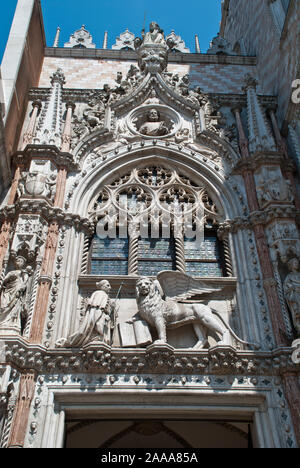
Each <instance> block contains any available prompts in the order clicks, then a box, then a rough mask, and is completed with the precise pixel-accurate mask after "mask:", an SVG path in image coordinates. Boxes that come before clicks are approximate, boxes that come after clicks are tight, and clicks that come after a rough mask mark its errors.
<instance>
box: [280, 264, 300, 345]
mask: <svg viewBox="0 0 300 468" xmlns="http://www.w3.org/2000/svg"><path fill="white" fill-rule="evenodd" d="M288 267H289V270H290V273H289V274H288V275H287V277H286V279H285V281H284V285H283V289H284V294H285V299H286V302H287V304H288V306H289V309H290V311H291V314H292V319H293V324H294V327H295V329H296V332H297V335H298V336H300V273H299V260H298V259H297V258H293V259H292V260H290V261H289V262H288Z"/></svg>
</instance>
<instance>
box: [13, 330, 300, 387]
mask: <svg viewBox="0 0 300 468" xmlns="http://www.w3.org/2000/svg"><path fill="white" fill-rule="evenodd" d="M6 358H7V362H10V363H12V365H14V366H16V367H18V368H19V369H24V370H26V369H34V370H36V371H38V372H44V373H49V374H50V375H51V377H53V376H54V375H55V374H57V373H60V372H62V373H63V374H65V373H66V372H71V373H72V372H76V373H83V374H86V373H88V372H93V373H95V374H96V376H98V375H99V374H102V376H103V377H104V375H103V374H105V375H107V374H109V373H112V374H128V373H131V374H132V373H133V372H134V373H136V374H137V375H143V374H145V373H153V369H155V374H165V373H166V370H167V371H168V372H170V374H172V375H177V376H178V375H185V376H189V375H192V374H195V375H196V376H197V377H200V378H202V376H203V375H206V376H207V378H208V379H209V377H208V374H211V375H216V376H218V375H228V376H231V377H232V376H233V377H234V378H236V377H237V378H238V379H240V378H241V376H243V379H245V378H247V376H251V377H253V376H254V375H256V376H262V378H263V379H266V376H280V375H281V373H286V372H295V371H296V372H297V371H299V364H298V365H297V363H293V361H292V359H291V352H290V349H288V348H284V349H281V350H279V349H276V350H274V351H269V352H268V351H265V352H263V353H254V352H251V351H249V350H248V351H241V350H235V349H234V348H232V347H218V348H216V347H214V348H210V349H209V350H206V349H203V350H200V351H199V350H194V351H193V350H184V349H178V350H175V349H174V348H173V347H172V346H170V345H152V346H149V347H148V348H147V349H132V350H130V349H128V350H124V352H123V353H122V352H120V350H119V349H114V348H111V347H110V346H109V345H106V344H103V343H102V344H101V343H98V344H94V345H93V344H91V345H89V346H88V348H87V349H86V348H85V349H77V350H75V349H66V350H64V352H63V355H62V353H61V350H60V349H56V350H55V349H51V350H48V349H46V348H45V347H44V346H41V345H32V344H31V345H30V347H29V345H28V343H26V342H25V341H23V339H22V338H21V337H15V338H14V339H12V338H9V339H6ZM160 358H161V359H160ZM97 378H98V377H97ZM42 380H43V377H42V376H40V377H39V381H40V382H41V384H42ZM208 383H209V382H208Z"/></svg>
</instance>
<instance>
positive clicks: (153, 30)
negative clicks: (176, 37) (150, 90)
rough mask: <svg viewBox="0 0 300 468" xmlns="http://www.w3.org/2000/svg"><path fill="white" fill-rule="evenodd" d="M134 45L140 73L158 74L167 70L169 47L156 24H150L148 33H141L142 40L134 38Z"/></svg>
mask: <svg viewBox="0 0 300 468" xmlns="http://www.w3.org/2000/svg"><path fill="white" fill-rule="evenodd" d="M134 45H135V48H136V51H137V53H138V56H139V67H140V69H141V70H142V71H145V72H150V73H160V72H162V71H163V70H165V69H166V68H167V64H168V52H169V47H168V45H167V43H166V40H165V36H164V33H163V31H162V30H161V28H160V27H159V25H158V24H157V23H155V22H152V23H151V24H150V30H149V32H147V33H146V34H144V33H143V39H140V38H136V39H135V41H134Z"/></svg>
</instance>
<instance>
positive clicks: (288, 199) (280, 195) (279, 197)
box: [257, 174, 294, 208]
mask: <svg viewBox="0 0 300 468" xmlns="http://www.w3.org/2000/svg"><path fill="white" fill-rule="evenodd" d="M257 198H258V202H259V205H260V207H261V208H264V207H266V206H267V205H269V204H270V203H278V202H279V203H288V204H289V203H292V202H293V201H294V195H293V190H292V187H291V183H290V182H289V181H287V180H285V179H284V178H283V177H282V175H279V174H273V176H271V177H268V178H267V177H266V176H261V178H260V180H259V183H258V186H257Z"/></svg>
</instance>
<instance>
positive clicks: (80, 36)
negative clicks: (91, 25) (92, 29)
mask: <svg viewBox="0 0 300 468" xmlns="http://www.w3.org/2000/svg"><path fill="white" fill-rule="evenodd" d="M64 47H73V48H76V49H95V48H96V45H95V44H93V38H92V36H91V34H90V33H89V32H88V31H87V30H86V28H85V25H84V24H83V25H82V26H81V28H80V29H78V30H77V31H75V32H74V34H72V35H71V37H70V40H69V42H66V43H65V45H64Z"/></svg>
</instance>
